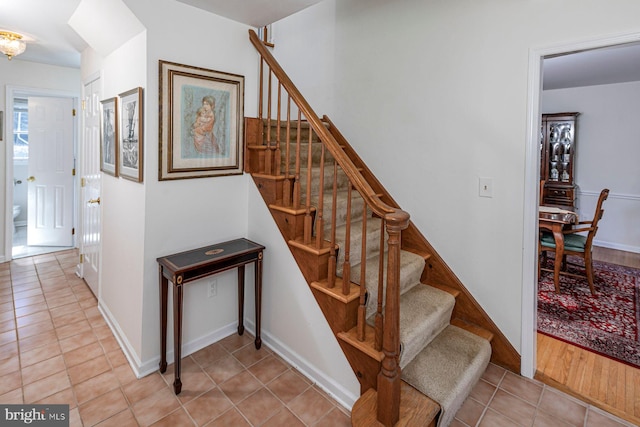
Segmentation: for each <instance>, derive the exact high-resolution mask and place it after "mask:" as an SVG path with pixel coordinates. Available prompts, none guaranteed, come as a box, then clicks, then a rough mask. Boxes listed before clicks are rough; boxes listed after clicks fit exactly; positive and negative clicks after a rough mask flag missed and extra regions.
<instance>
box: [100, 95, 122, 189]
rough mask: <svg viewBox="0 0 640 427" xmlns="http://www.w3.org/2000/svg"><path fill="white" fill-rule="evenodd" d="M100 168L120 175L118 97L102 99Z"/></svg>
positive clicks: (114, 174) (110, 173)
mask: <svg viewBox="0 0 640 427" xmlns="http://www.w3.org/2000/svg"><path fill="white" fill-rule="evenodd" d="M100 104H101V105H102V115H101V117H100V119H101V120H100V170H101V171H102V172H104V173H107V174H109V175H113V176H118V98H109V99H105V100H104V101H100Z"/></svg>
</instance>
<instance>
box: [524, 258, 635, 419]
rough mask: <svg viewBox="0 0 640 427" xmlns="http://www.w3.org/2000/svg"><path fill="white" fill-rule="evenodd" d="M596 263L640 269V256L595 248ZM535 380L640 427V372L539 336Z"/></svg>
mask: <svg viewBox="0 0 640 427" xmlns="http://www.w3.org/2000/svg"><path fill="white" fill-rule="evenodd" d="M593 257H594V259H595V260H599V261H605V262H610V263H614V264H619V265H626V266H629V267H634V268H640V254H637V253H632V252H623V251H617V250H614V249H607V248H601V247H597V248H596V247H594V250H593ZM537 342H538V346H537V357H538V360H537V363H538V366H537V372H536V379H538V380H540V381H542V382H544V383H545V384H548V385H551V386H553V387H556V388H558V389H560V390H562V391H564V392H565V393H568V394H571V395H573V396H576V397H579V398H580V399H582V400H584V401H586V402H588V403H590V404H592V405H594V406H597V407H599V408H601V409H604V410H606V411H608V412H610V413H612V414H614V415H617V416H618V417H620V418H623V419H625V420H627V421H630V422H632V423H634V424H636V425H640V369H638V368H634V367H632V366H629V365H626V364H624V363H620V362H617V361H615V360H612V359H609V358H607V357H603V356H600V355H598V354H595V353H592V352H590V351H587V350H583V349H582V348H579V347H576V346H574V345H571V344H567V343H565V342H563V341H559V340H557V339H554V338H551V337H548V336H546V335H542V334H538V340H537Z"/></svg>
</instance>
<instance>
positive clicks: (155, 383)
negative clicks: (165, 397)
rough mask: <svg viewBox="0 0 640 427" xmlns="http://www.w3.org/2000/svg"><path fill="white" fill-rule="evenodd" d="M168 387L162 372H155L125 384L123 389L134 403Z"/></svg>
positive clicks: (131, 402)
mask: <svg viewBox="0 0 640 427" xmlns="http://www.w3.org/2000/svg"><path fill="white" fill-rule="evenodd" d="M166 387H167V384H166V383H165V382H164V381H163V379H162V377H161V376H160V374H159V373H154V374H151V375H147V376H146V377H143V378H140V379H139V380H137V381H133V382H130V383H128V384H126V385H124V386H123V387H122V390H123V391H124V395H125V396H126V398H127V400H128V401H129V403H130V404H134V403H137V402H139V401H141V400H142V399H144V398H145V397H148V396H151V395H152V394H153V393H155V392H157V391H158V390H160V389H162V388H166Z"/></svg>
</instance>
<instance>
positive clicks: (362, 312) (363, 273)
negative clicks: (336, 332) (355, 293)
mask: <svg viewBox="0 0 640 427" xmlns="http://www.w3.org/2000/svg"><path fill="white" fill-rule="evenodd" d="M366 259H367V205H364V209H362V252H361V253H360V305H359V306H358V320H357V325H358V341H364V329H365V328H364V327H365V324H366V321H367V319H366V315H367V306H366V293H367V285H366V280H365V278H366V277H367V263H366V262H365V260H366Z"/></svg>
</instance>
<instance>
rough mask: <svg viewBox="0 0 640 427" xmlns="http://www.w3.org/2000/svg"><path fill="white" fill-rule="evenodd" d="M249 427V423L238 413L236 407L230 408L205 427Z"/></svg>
mask: <svg viewBox="0 0 640 427" xmlns="http://www.w3.org/2000/svg"><path fill="white" fill-rule="evenodd" d="M245 426H246V427H250V426H251V424H249V423H248V422H247V420H246V419H245V418H244V417H243V416H242V415H240V412H238V410H237V409H235V408H231V409H229V410H228V411H227V412H225V413H224V414H222V415H220V416H219V417H218V418H216V419H215V420H213V421H212V422H211V423H209V424H207V427H245Z"/></svg>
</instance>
